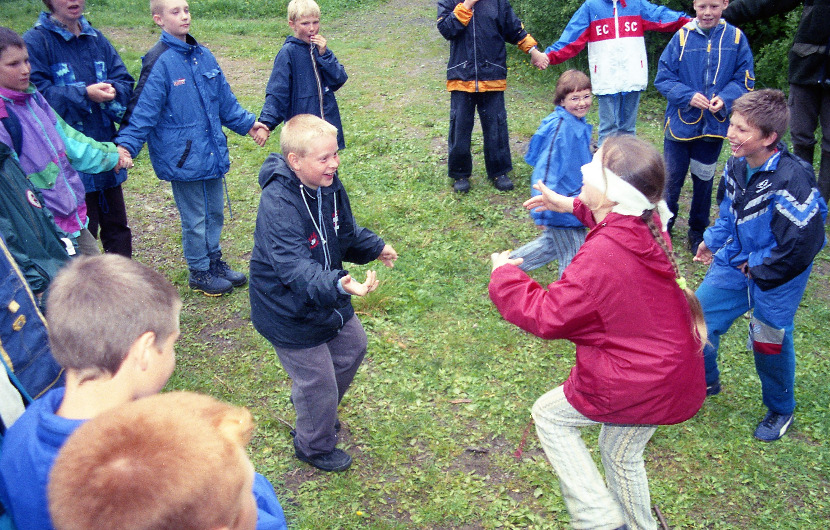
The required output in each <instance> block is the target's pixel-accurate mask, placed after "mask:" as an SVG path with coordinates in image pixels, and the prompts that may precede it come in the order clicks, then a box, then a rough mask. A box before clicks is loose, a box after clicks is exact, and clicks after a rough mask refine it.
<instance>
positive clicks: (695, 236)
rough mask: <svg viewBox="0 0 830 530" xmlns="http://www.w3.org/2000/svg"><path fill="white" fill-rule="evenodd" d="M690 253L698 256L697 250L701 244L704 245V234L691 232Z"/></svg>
mask: <svg viewBox="0 0 830 530" xmlns="http://www.w3.org/2000/svg"><path fill="white" fill-rule="evenodd" d="M688 236H689V241H688V245H689V247H688V248H689V252H691V253H692V256H696V255H697V249H698V247H699V246H700V244H701V243H703V232H698V231H696V230H689V234H688Z"/></svg>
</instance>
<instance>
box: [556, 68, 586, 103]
mask: <svg viewBox="0 0 830 530" xmlns="http://www.w3.org/2000/svg"><path fill="white" fill-rule="evenodd" d="M580 90H591V78H589V77H588V76H587V75H585V74H584V73H583V72H580V71H579V70H565V71H564V72H562V75H560V76H559V79H558V80H557V81H556V91H555V92H554V95H553V104H554V105H561V104H562V102H563V101H565V97H566V96H567V95H568V94H570V93H571V92H579V91H580Z"/></svg>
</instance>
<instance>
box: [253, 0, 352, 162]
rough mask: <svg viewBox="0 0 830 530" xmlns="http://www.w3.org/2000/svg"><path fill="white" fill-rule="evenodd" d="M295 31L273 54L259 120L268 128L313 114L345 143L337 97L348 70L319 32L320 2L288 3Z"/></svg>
mask: <svg viewBox="0 0 830 530" xmlns="http://www.w3.org/2000/svg"><path fill="white" fill-rule="evenodd" d="M288 26H289V27H290V28H291V29H292V30H293V31H294V36H293V37H287V38H286V39H285V43H284V44H283V45H282V48H280V51H279V53H277V56H276V57H275V58H274V69H273V70H271V77H270V79H268V85H267V86H266V87H265V104H264V105H263V107H262V112H261V113H260V115H259V121H261V122H262V123H264V124H265V125H266V126H268V129H269V130H272V131H273V130H274V127H276V126H277V125H279V124H280V123H282V122H284V121H288V120H290V119H291V118H292V117H294V116H296V115H298V114H313V115H315V116H319V117H320V118H323V119H324V120H326V121H327V122H329V123H331V124H332V125H334V126H335V127H337V146H338V147H339V148H340V149H343V148H344V147H346V141H345V140H344V138H343V125H342V124H341V123H340V109H339V108H338V107H337V100H336V99H335V97H334V93H335V91H337V89H339V88H340V87H341V86H343V84H344V83H345V82H346V80H347V79H348V76H347V75H346V70H345V69H344V68H343V66H342V65H341V64H340V62H339V61H338V60H337V57H335V56H334V53H333V52H332V51H331V49H329V48H328V46H327V41H326V38H325V37H323V36H322V35H320V33H319V30H320V6H318V5H317V3H316V2H315V1H314V0H291V2H289V3H288Z"/></svg>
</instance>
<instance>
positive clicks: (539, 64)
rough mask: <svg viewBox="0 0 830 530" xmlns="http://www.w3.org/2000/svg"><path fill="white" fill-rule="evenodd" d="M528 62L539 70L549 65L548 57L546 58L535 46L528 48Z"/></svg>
mask: <svg viewBox="0 0 830 530" xmlns="http://www.w3.org/2000/svg"><path fill="white" fill-rule="evenodd" d="M530 64H532V65H533V66H535V67H536V68H538V69H539V70H544V69H545V68H547V67H548V66H550V59H548V56H547V54H546V53H544V52H540V51H539V50H538V49H537V48H533V49H532V50H530Z"/></svg>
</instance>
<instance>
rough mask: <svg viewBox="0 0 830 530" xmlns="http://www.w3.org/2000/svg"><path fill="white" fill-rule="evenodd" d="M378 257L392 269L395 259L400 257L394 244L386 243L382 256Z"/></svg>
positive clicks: (381, 252)
mask: <svg viewBox="0 0 830 530" xmlns="http://www.w3.org/2000/svg"><path fill="white" fill-rule="evenodd" d="M377 259H378V261H380V262H381V263H383V264H384V265H386V266H387V267H389V268H390V269H391V268H392V267H394V266H395V260H397V259H398V253H397V252H395V249H394V248H392V245H384V246H383V250H381V251H380V256H378V258H377ZM344 288H345V287H344Z"/></svg>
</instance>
